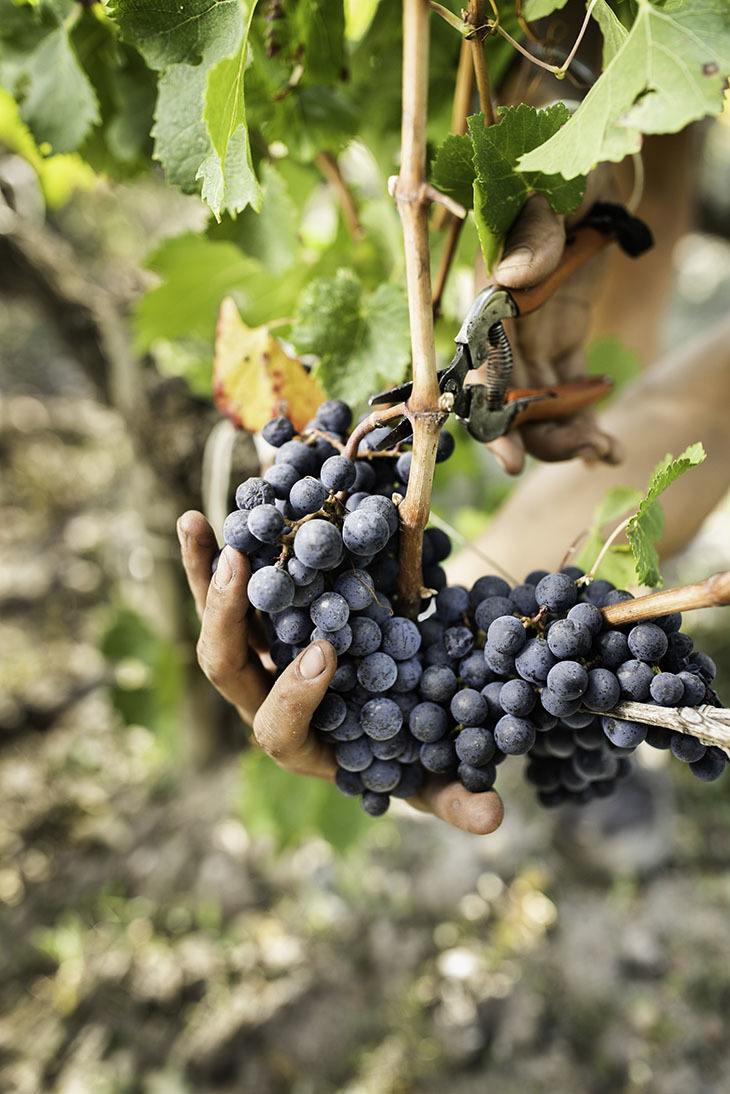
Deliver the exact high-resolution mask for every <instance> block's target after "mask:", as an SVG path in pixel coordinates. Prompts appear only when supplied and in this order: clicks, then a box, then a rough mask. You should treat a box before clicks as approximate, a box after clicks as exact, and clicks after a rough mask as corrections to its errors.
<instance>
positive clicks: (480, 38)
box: [433, 0, 495, 316]
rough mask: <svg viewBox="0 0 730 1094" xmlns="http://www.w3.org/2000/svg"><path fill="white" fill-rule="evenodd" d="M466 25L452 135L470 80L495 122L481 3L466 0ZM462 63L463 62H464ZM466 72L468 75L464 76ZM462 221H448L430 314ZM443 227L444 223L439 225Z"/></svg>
mask: <svg viewBox="0 0 730 1094" xmlns="http://www.w3.org/2000/svg"><path fill="white" fill-rule="evenodd" d="M465 24H466V25H469V26H470V27H471V28H472V29H473V35H472V36H471V37H470V38H465V39H464V40H463V41H462V43H461V54H460V55H459V68H458V71H457V74H456V85H455V88H454V105H453V110H452V116H451V130H452V132H453V133H463V132H464V131H465V129H466V119H467V115H468V113H469V107H470V104H471V92H472V86H473V77H476V82H477V90H478V93H479V109H480V110H481V112H482V115H483V117H484V124H485V125H493V124H494V121H495V116H494V107H493V105H492V95H491V91H490V87H489V73H488V71H487V61H486V57H485V56H484V36H485V33H486V28H485V27H484V3H483V0H469V9H468V11H467V13H466V20H465ZM463 62H465V63H463ZM467 73H468V76H467ZM462 225H463V221H458V220H454V219H453V218H450V219H449V221H448V229H447V235H446V240H445V242H444V248H443V251H442V252H441V259H440V261H439V266H438V270H437V271H436V279H435V282H434V289H433V314H434V316H438V314H439V312H440V311H441V300H442V298H443V295H444V291H445V289H446V282H447V280H448V277H449V273H450V271H451V267H452V265H453V262H454V258H455V257H456V249H457V247H458V245H459V237H460V236H461V229H462ZM440 226H443V221H442V222H441V225H440Z"/></svg>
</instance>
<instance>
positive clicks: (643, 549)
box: [626, 442, 706, 585]
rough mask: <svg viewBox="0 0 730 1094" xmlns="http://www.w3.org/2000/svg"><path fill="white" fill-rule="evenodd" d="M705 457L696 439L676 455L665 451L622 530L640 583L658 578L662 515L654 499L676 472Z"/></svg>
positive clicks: (646, 582) (656, 583)
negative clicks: (624, 531) (627, 524)
mask: <svg viewBox="0 0 730 1094" xmlns="http://www.w3.org/2000/svg"><path fill="white" fill-rule="evenodd" d="M705 457H706V453H705V450H704V448H703V447H702V445H701V444H700V443H699V442H697V443H696V444H691V445H689V446H688V447H687V448H686V449H685V450H684V452H683V453H682V454H681V455H680V456H677V458H676V459H674V458H673V457H672V456H670V455H666V456H665V457H664V459H663V460H662V461H661V462H660V463H658V464H657V466H656V467H655V468H654V473H653V475H652V477H651V479H650V481H649V486H648V487H647V491H646V494H645V495H644V497H643V498H642V500H641V502H640V504H639V508H638V509H637V511H636V513H635V515H634V516H633V517H632V518H631V520H630V521H629V526H628V528H627V530H626V534H627V537H628V540H629V546H630V547H631V551H632V553H633V556H634V560H635V562H636V573H637V576H638V579H639V581H640V582H641V584H642V585H658V584H659V583H660V582H661V575H660V573H659V555H658V554H657V549H656V544H657V542H658V540H659V538H660V537H661V534H662V530H663V526H664V516H663V513H662V509H661V506H660V505H659V504H658V501H657V499H658V498H659V496H660V495H661V494H663V493H664V491H665V490H666V489H667V487H668V486H671V484H672V483H673V482H674V481H675V480H676V479H678V478H679V476H680V475H683V474H684V473H685V471H688V470H689V468H690V467H696V466H697V465H698V464H700V463H702V462H703V461H704V459H705Z"/></svg>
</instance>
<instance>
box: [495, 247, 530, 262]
mask: <svg viewBox="0 0 730 1094" xmlns="http://www.w3.org/2000/svg"><path fill="white" fill-rule="evenodd" d="M534 257H535V252H534V251H533V249H532V247H529V246H528V245H527V244H526V243H520V245H519V246H518V247H515V249H514V250H513V251H509V252H508V253H507V254H506V255H505V256H504V258H503V259H502V261H501V262H500V263H499V265H500V267H502V266H509V267H513V266H529V264H530V263H531V262H532V260H533V258H534Z"/></svg>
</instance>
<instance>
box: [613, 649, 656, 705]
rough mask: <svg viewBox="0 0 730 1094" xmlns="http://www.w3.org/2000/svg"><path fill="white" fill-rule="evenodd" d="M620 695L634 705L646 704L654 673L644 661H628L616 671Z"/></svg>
mask: <svg viewBox="0 0 730 1094" xmlns="http://www.w3.org/2000/svg"><path fill="white" fill-rule="evenodd" d="M616 675H617V676H618V682H619V684H620V685H621V695H622V696H623V697H624V698H625V699H632V700H633V701H634V702H635V703H646V702H647V701H648V699H649V688H650V686H651V681H652V678H653V676H654V673H653V672H652V671H651V669H650V668H649V666H648V665H647V664H645V662H644V661H637V660H636V659H630V660H629V661H624V663H623V664H622V665H619V667H618V668H617V669H616Z"/></svg>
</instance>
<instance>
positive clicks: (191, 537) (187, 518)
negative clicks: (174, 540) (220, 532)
mask: <svg viewBox="0 0 730 1094" xmlns="http://www.w3.org/2000/svg"><path fill="white" fill-rule="evenodd" d="M177 537H178V539H179V540H180V551H181V554H182V562H183V567H184V568H185V576H186V577H187V579H188V585H189V586H190V592H191V593H192V594H193V600H194V601H195V607H196V610H197V612H198V616H202V614H203V608H204V607H205V598H206V596H207V595H208V586H209V585H210V575H211V566H212V564H213V559H214V557H215V552H216V550H217V549H218V544H217V543H216V539H215V535H214V533H213V529H212V528H211V526H210V525H209V524H208V521H207V520H206V519H205V517H204V516H203V514H202V513H197V512H196V511H195V510H194V509H190V510H189V511H188V512H187V513H183V515H182V516H181V517H180V519H179V520H178V522H177Z"/></svg>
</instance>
